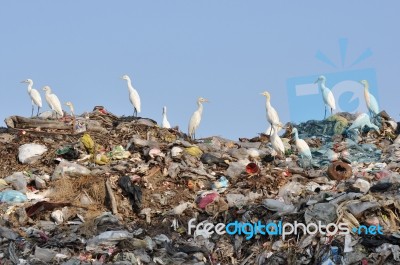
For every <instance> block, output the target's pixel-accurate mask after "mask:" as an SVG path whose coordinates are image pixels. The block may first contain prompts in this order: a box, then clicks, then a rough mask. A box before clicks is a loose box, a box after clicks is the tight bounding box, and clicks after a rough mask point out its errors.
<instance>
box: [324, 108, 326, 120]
mask: <svg viewBox="0 0 400 265" xmlns="http://www.w3.org/2000/svg"><path fill="white" fill-rule="evenodd" d="M325 119H326V106H325V115H324V120H325Z"/></svg>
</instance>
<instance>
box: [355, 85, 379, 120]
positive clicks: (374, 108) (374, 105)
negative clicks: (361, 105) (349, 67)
mask: <svg viewBox="0 0 400 265" xmlns="http://www.w3.org/2000/svg"><path fill="white" fill-rule="evenodd" d="M360 83H361V84H363V85H364V98H365V103H367V108H368V110H369V113H370V115H371V117H372V116H376V115H378V113H379V106H378V101H377V100H376V98H375V97H374V95H372V94H371V93H369V90H368V89H369V84H368V81H367V80H361V81H360Z"/></svg>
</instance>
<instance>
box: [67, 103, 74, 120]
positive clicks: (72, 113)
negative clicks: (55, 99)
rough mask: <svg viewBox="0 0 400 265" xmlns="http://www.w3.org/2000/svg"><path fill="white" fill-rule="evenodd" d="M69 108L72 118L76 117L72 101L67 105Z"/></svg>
mask: <svg viewBox="0 0 400 265" xmlns="http://www.w3.org/2000/svg"><path fill="white" fill-rule="evenodd" d="M65 105H67V106H68V107H69V110H70V111H71V116H73V117H75V110H74V105H72V102H71V101H68V102H66V103H65Z"/></svg>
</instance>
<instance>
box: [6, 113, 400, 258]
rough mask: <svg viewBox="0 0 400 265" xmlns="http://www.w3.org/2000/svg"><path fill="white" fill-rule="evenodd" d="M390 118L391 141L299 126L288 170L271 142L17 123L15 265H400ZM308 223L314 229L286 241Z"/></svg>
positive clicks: (107, 121)
mask: <svg viewBox="0 0 400 265" xmlns="http://www.w3.org/2000/svg"><path fill="white" fill-rule="evenodd" d="M376 118H377V123H379V128H380V130H379V132H377V131H375V130H371V128H368V127H367V126H366V127H364V128H361V129H360V130H358V131H350V130H347V128H348V127H349V126H350V125H351V124H352V123H353V121H354V120H355V119H356V115H352V114H348V113H338V114H335V115H333V116H331V117H329V118H328V119H326V120H323V121H316V120H312V121H308V122H305V123H301V124H297V125H296V124H290V123H289V124H286V125H285V128H286V131H285V132H284V133H283V135H282V140H283V142H284V144H285V146H286V150H287V152H286V154H285V157H281V158H280V157H274V156H273V153H274V152H273V151H272V148H271V146H270V143H269V136H268V135H265V134H260V135H259V136H256V137H254V138H252V139H246V138H240V139H239V140H238V141H233V140H228V139H224V138H221V137H208V138H204V139H199V140H197V141H192V140H190V139H189V138H188V137H187V136H186V135H185V134H184V133H182V132H180V131H179V130H178V129H177V128H174V129H163V128H160V127H159V126H158V125H157V123H156V122H155V121H153V120H151V119H145V118H133V117H117V116H115V115H113V114H111V113H109V112H108V111H107V110H105V109H104V108H103V107H96V108H95V109H94V110H93V112H91V113H85V114H84V115H82V116H79V117H71V116H65V117H63V118H62V119H59V120H56V119H53V118H52V117H51V115H48V116H46V117H43V116H42V117H39V118H24V117H19V116H12V117H9V118H7V119H6V121H5V122H6V125H7V128H1V129H0V154H1V160H2V161H1V163H0V165H1V171H0V172H1V176H0V177H1V179H0V201H1V202H2V203H1V204H0V212H1V218H0V260H1V264H65V265H75V264H196V265H200V264H323V265H328V264H399V263H400V232H399V227H400V219H399V217H398V212H399V211H400V203H399V202H400V200H399V199H400V195H399V188H400V174H399V171H400V137H399V136H398V135H399V128H398V124H397V122H395V121H393V120H392V119H391V118H390V116H389V115H387V114H386V113H385V112H381V113H380V114H379V117H376ZM293 127H296V128H297V129H298V132H299V136H300V138H302V139H304V140H305V141H306V142H307V143H308V145H309V146H310V148H311V151H312V155H313V160H312V163H311V167H309V168H307V167H305V166H304V161H303V160H302V159H301V158H300V157H299V156H298V152H297V150H296V147H295V145H294V142H293V139H292V138H291V130H292V128H293ZM219 223H223V224H225V225H227V226H226V229H227V230H228V227H230V229H229V231H230V233H224V231H226V230H225V229H223V228H222V229H221V226H219V225H217V224H219ZM296 223H301V224H304V227H306V226H307V227H306V228H307V231H304V230H301V229H299V230H298V233H297V234H294V233H286V234H285V235H282V234H281V233H280V232H282V231H280V230H282V226H281V225H282V224H296ZM228 224H229V225H228ZM257 224H258V228H256V225H257ZM262 224H268V226H267V227H264V230H263V229H262V228H260V227H262V226H260V225H262ZM310 224H320V225H323V226H326V225H328V224H329V225H328V227H326V228H325V230H324V229H322V230H321V229H320V228H317V229H316V228H315V227H314V228H313V227H312V226H313V225H310ZM332 224H335V225H336V226H333V225H332ZM342 224H345V225H346V227H347V228H348V232H347V233H341V231H343V230H338V229H336V228H337V227H341V225H342ZM309 228H310V229H309ZM287 229H289V227H287ZM317 230H318V231H317Z"/></svg>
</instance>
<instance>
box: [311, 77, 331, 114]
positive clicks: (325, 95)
mask: <svg viewBox="0 0 400 265" xmlns="http://www.w3.org/2000/svg"><path fill="white" fill-rule="evenodd" d="M314 83H319V84H320V87H321V92H322V99H323V100H324V104H325V115H324V119H325V118H326V107H329V108H330V109H331V114H332V113H333V110H335V109H336V104H335V97H334V96H333V93H332V91H331V90H330V89H329V88H327V87H326V77H325V76H323V75H321V76H319V77H318V79H317V80H316V81H315V82H314Z"/></svg>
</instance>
